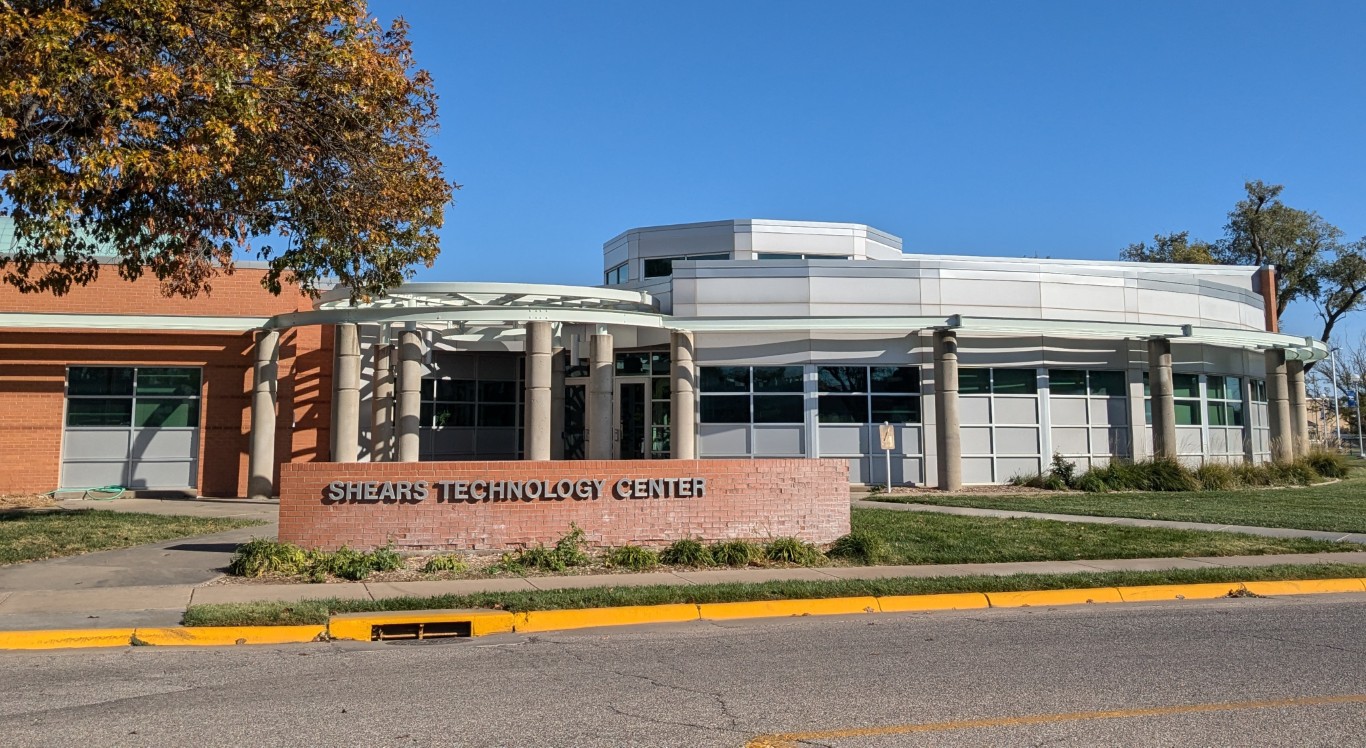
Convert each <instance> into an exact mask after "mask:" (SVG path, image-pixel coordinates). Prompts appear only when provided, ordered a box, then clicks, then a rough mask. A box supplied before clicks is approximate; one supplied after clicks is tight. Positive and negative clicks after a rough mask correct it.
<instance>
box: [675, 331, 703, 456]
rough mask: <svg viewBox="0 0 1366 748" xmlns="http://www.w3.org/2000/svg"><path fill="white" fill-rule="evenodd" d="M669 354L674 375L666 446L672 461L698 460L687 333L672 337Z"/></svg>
mask: <svg viewBox="0 0 1366 748" xmlns="http://www.w3.org/2000/svg"><path fill="white" fill-rule="evenodd" d="M671 342H672V344H673V345H672V350H671V352H670V354H669V358H670V360H671V364H670V368H671V373H672V374H673V377H672V381H671V382H670V384H669V392H670V395H669V429H670V431H669V445H670V447H671V450H670V456H671V457H673V458H674V459H675V460H695V459H697V365H696V364H695V363H694V362H693V352H694V351H695V350H696V347H695V344H694V340H693V335H692V333H690V332H675V333H673V335H672V340H671Z"/></svg>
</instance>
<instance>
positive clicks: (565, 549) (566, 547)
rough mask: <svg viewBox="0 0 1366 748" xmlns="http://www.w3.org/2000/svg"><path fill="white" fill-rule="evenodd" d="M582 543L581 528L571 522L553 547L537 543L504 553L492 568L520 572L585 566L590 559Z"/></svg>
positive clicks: (562, 569)
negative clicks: (567, 530)
mask: <svg viewBox="0 0 1366 748" xmlns="http://www.w3.org/2000/svg"><path fill="white" fill-rule="evenodd" d="M584 545H585V542H584V534H583V530H582V529H580V528H579V526H578V525H575V524H572V523H571V524H570V525H569V532H567V533H565V534H564V535H561V536H560V539H559V540H557V541H555V545H554V546H553V547H551V548H547V547H545V546H544V545H539V544H538V545H536V546H534V547H532V548H523V549H522V550H519V551H516V552H514V553H504V554H503V558H502V560H500V561H499V562H498V563H497V564H496V565H495V567H494V568H497V569H502V570H503V571H511V572H522V571H526V570H528V569H534V570H536V571H564V570H565V569H567V568H569V567H571V566H587V565H588V564H589V562H591V561H592V559H591V558H589V556H588V553H587V552H586V551H585V550H584Z"/></svg>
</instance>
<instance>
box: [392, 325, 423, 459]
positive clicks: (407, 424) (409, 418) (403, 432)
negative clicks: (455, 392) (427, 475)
mask: <svg viewBox="0 0 1366 748" xmlns="http://www.w3.org/2000/svg"><path fill="white" fill-rule="evenodd" d="M421 420H422V336H421V335H418V333H417V330H404V331H403V333H402V334H401V335H399V339H398V450H397V451H398V461H399V462H417V460H418V454H419V447H420V445H421V436H420V430H419V429H420V426H421Z"/></svg>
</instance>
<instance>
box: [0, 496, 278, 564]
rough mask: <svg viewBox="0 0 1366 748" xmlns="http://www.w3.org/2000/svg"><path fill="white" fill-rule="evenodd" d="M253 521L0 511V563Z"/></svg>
mask: <svg viewBox="0 0 1366 748" xmlns="http://www.w3.org/2000/svg"><path fill="white" fill-rule="evenodd" d="M259 524H262V523H261V522H257V521H255V520H241V519H226V518H200V517H177V516H167V515H161V514H138V513H134V512H111V511H108V510H98V509H77V510H74V511H11V512H0V565H4V564H17V563H20V562H23V561H37V560H39V559H44V558H57V557H60V556H75V555H78V554H81V553H90V552H92V551H107V550H112V549H114V548H128V547H131V546H135V545H143V544H145V543H156V542H159V541H162V540H172V539H174V538H185V537H191V536H194V535H207V534H209V533H213V532H222V531H224V530H232V529H234V528H237V527H247V526H250V525H259Z"/></svg>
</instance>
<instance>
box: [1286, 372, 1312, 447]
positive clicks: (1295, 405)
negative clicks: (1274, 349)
mask: <svg viewBox="0 0 1366 748" xmlns="http://www.w3.org/2000/svg"><path fill="white" fill-rule="evenodd" d="M1285 372H1286V384H1287V385H1288V387H1289V390H1290V433H1291V434H1293V435H1294V437H1295V456H1297V457H1303V456H1305V455H1307V454H1309V398H1308V396H1307V395H1306V394H1305V391H1304V362H1303V361H1286V362H1285Z"/></svg>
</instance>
